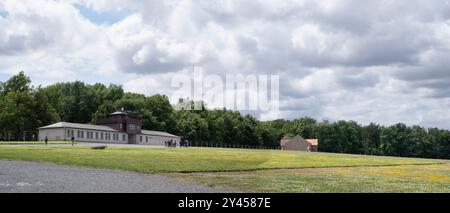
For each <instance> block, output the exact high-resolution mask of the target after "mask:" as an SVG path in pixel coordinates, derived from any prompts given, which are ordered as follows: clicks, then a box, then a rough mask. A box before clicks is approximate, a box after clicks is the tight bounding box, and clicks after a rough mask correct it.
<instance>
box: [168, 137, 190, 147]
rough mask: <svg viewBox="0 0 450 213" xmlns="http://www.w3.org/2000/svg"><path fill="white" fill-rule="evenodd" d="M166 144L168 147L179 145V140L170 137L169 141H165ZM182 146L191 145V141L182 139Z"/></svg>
mask: <svg viewBox="0 0 450 213" xmlns="http://www.w3.org/2000/svg"><path fill="white" fill-rule="evenodd" d="M164 144H165V145H166V147H177V142H176V141H175V140H174V139H170V140H167V141H164ZM180 147H186V148H188V147H189V141H188V140H187V139H182V140H181V141H180Z"/></svg>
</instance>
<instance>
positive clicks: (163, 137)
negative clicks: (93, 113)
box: [38, 108, 181, 146]
mask: <svg viewBox="0 0 450 213" xmlns="http://www.w3.org/2000/svg"><path fill="white" fill-rule="evenodd" d="M141 123H142V122H141V120H140V119H139V118H138V116H137V114H134V113H128V112H125V110H123V108H121V109H118V111H117V112H114V113H111V114H110V115H109V116H108V117H107V118H102V119H99V121H98V122H97V125H92V124H78V123H68V122H59V123H55V124H52V125H49V126H44V127H41V128H39V129H38V130H39V140H44V139H45V138H46V137H47V138H48V140H49V141H70V140H71V138H72V137H73V138H74V139H75V141H78V142H91V143H117V144H143V145H154V146H164V145H165V142H166V141H169V140H173V141H175V142H176V143H177V144H178V145H179V144H180V141H181V137H179V136H176V135H173V134H170V133H167V132H159V131H150V130H142V129H141Z"/></svg>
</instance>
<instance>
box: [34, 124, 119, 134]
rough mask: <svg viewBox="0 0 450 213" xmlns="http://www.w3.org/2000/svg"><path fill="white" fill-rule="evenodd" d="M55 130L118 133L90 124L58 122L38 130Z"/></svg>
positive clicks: (109, 128)
mask: <svg viewBox="0 0 450 213" xmlns="http://www.w3.org/2000/svg"><path fill="white" fill-rule="evenodd" d="M56 128H74V129H88V130H97V131H108V132H118V131H117V130H115V129H113V128H111V127H108V126H101V125H92V124H77V123H68V122H59V123H55V124H52V125H48V126H44V127H40V128H39V129H56Z"/></svg>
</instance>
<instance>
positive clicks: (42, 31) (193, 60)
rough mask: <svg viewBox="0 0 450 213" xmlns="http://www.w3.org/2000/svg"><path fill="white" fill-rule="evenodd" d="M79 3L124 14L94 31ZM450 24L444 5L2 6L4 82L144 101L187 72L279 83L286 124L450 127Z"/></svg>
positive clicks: (36, 2)
mask: <svg viewBox="0 0 450 213" xmlns="http://www.w3.org/2000/svg"><path fill="white" fill-rule="evenodd" d="M74 4H80V5H84V6H85V7H87V8H89V9H91V10H93V11H98V12H99V14H100V15H101V14H102V13H103V12H120V11H128V12H129V14H130V15H129V16H128V17H126V18H124V19H123V20H120V21H118V22H116V23H112V24H110V25H101V24H97V23H94V22H93V21H91V20H89V19H88V18H87V17H84V16H83V14H82V13H81V12H80V11H78V10H77V8H76V7H75V6H74ZM2 11H6V13H5V12H3V13H1V12H2ZM449 14H450V5H449V4H448V2H447V1H446V0H436V1H432V2H429V1H420V0H412V1H408V2H402V1H360V0H323V1H313V0H289V1H281V0H268V1H266V0H264V1H262V0H259V1H256V0H255V1H239V0H217V1H202V0H188V1H178V0H171V1H156V0H152V1H138V0H132V1H125V0H108V1H106V0H95V1H94V0H66V1H64V0H57V1H50V0H32V1H31V0H28V1H12V0H5V1H2V2H0V26H2V28H1V29H0V60H1V61H2V64H1V65H0V73H1V74H3V75H4V74H8V75H10V74H12V73H15V72H17V71H18V70H22V69H23V70H25V71H27V74H29V75H31V77H32V78H33V79H35V81H36V82H37V83H40V84H50V83H54V82H56V81H70V80H75V79H79V80H84V81H87V82H94V81H100V82H103V83H107V82H113V83H123V84H124V87H125V88H126V89H127V90H129V91H133V92H142V93H145V94H155V93H157V92H160V93H165V94H169V93H170V79H171V78H172V76H174V75H176V74H179V73H190V72H191V70H192V65H194V64H195V65H196V66H197V67H198V68H199V69H202V70H204V71H205V72H206V73H213V74H219V75H222V76H223V75H225V74H227V73H228V74H230V73H239V74H250V73H252V74H255V73H256V74H257V73H264V74H267V73H269V74H280V75H281V80H282V83H281V85H280V86H281V92H282V94H281V99H282V100H281V109H282V110H283V111H282V112H281V115H282V116H283V117H285V118H293V117H296V116H312V117H316V118H318V119H321V118H325V119H331V120H336V119H346V120H348V119H354V120H356V121H360V122H366V123H367V122H370V121H376V122H379V123H382V124H391V123H393V122H407V123H409V124H416V123H421V124H423V125H438V126H440V127H446V128H450V122H448V119H447V121H446V120H445V119H444V118H446V116H443V115H442V114H445V113H447V115H448V114H449V113H448V107H449V100H448V98H449V97H450V95H449V94H450V89H449V88H448V86H447V84H448V80H449V79H450V72H449V71H448V69H447V68H448V67H449V65H450V64H449V62H448V60H447V58H448V56H449V54H450V40H449V35H450V27H449V26H450V15H449ZM274 117H276V115H275V114H270V113H269V114H267V113H266V114H264V115H262V118H263V119H269V118H274Z"/></svg>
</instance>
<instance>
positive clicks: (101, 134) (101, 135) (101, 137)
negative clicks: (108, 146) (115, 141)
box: [100, 132, 103, 140]
mask: <svg viewBox="0 0 450 213" xmlns="http://www.w3.org/2000/svg"><path fill="white" fill-rule="evenodd" d="M100 139H101V140H103V132H101V133H100Z"/></svg>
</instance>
